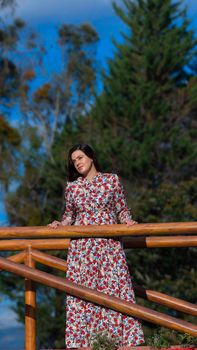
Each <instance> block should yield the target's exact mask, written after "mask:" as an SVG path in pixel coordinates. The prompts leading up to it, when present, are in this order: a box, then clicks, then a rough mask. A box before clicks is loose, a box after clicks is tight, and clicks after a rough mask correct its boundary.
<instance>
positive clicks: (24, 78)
mask: <svg viewBox="0 0 197 350" xmlns="http://www.w3.org/2000/svg"><path fill="white" fill-rule="evenodd" d="M38 39H39V38H38V37H37V36H34V38H33V41H34V43H32V45H33V47H39V42H38V41H37V40H38ZM97 40H98V36H97V34H96V32H95V30H94V29H93V28H92V27H91V26H90V25H88V24H82V25H80V26H69V25H64V26H62V27H61V28H60V29H59V44H58V45H60V46H61V50H62V65H61V69H60V72H56V74H53V75H52V76H51V77H50V78H48V79H47V81H46V82H44V83H43V84H42V85H41V86H39V87H37V88H36V89H34V90H33V91H32V82H35V81H36V79H37V75H38V70H39V71H41V69H40V66H39V67H38V65H36V64H35V66H34V69H32V68H31V67H26V69H25V71H23V72H22V74H21V81H20V86H19V98H20V111H19V112H21V115H20V116H21V120H22V123H21V124H20V133H21V132H22V134H23V140H22V143H21V146H22V147H21V160H22V171H21V169H20V171H21V172H20V173H19V174H18V175H19V178H18V186H17V189H16V190H15V191H14V192H9V193H8V194H7V196H6V209H7V212H8V216H9V220H10V223H12V224H14V225H20V226H21V225H22V226H26V225H29V226H34V225H45V224H47V223H49V222H50V221H51V220H52V219H53V218H55V217H57V215H58V216H60V215H61V211H62V212H63V197H64V187H65V175H66V160H65V158H66V153H67V149H68V147H71V145H72V144H73V140H74V138H75V135H76V134H77V121H78V118H79V117H80V116H82V115H85V113H86V112H87V111H88V110H89V109H90V106H91V104H92V103H93V100H94V89H95V87H94V86H95V82H96V70H95V65H96V63H95V55H96V42H97ZM34 45H35V46H34ZM43 52H44V51H43ZM39 58H40V57H39ZM38 61H39V60H38ZM38 61H35V62H38ZM19 197H20V201H18V198H19ZM60 256H63V257H64V258H65V253H62V254H61V253H60ZM6 277H7V275H6ZM4 282H5V283H3V285H4V286H5V290H6V291H7V293H8V294H9V296H10V297H12V296H13V294H14V295H17V306H16V311H17V314H18V315H19V319H20V320H21V321H23V318H24V314H23V308H22V303H21V297H20V293H19V290H20V289H21V284H18V283H15V280H13V281H10V280H7V278H6V279H5V281H4ZM10 286H11V287H10ZM44 290H45V289H44ZM38 295H39V300H40V304H41V308H38V338H39V342H40V346H49V347H61V346H63V344H64V321H63V319H64V309H63V305H64V295H63V293H59V292H58V291H53V290H48V291H47V293H46V291H45V292H44V293H43V288H42V287H39V289H38ZM58 305H59V307H58ZM46 309H47V317H46V311H45V312H44V310H46ZM54 315H55V317H56V320H55V322H54V320H53V318H54ZM43 318H44V319H45V321H44V322H45V329H44V330H43V327H42V324H43ZM46 318H47V319H46ZM52 320H53V321H52ZM59 322H61V327H60V326H59ZM58 339H59V340H58Z"/></svg>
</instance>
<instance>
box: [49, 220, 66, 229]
mask: <svg viewBox="0 0 197 350" xmlns="http://www.w3.org/2000/svg"><path fill="white" fill-rule="evenodd" d="M47 226H48V227H51V228H57V227H58V226H62V223H61V222H60V221H57V220H55V221H53V222H52V223H51V224H48V225H47Z"/></svg>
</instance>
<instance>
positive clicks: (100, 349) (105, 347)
mask: <svg viewBox="0 0 197 350" xmlns="http://www.w3.org/2000/svg"><path fill="white" fill-rule="evenodd" d="M92 349H93V350H116V349H117V345H116V341H115V340H114V339H112V338H110V337H109V336H108V335H107V334H97V335H96V336H95V338H94V340H93V342H92Z"/></svg>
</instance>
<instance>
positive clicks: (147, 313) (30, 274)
mask: <svg viewBox="0 0 197 350" xmlns="http://www.w3.org/2000/svg"><path fill="white" fill-rule="evenodd" d="M0 268H2V269H4V270H6V271H9V272H12V273H14V274H16V275H20V276H23V277H25V278H28V279H32V280H34V281H36V282H40V283H42V284H45V285H47V286H50V287H52V288H56V289H59V290H62V291H64V292H66V293H67V294H70V295H74V296H76V297H78V298H81V299H84V300H86V301H89V302H93V303H96V304H99V305H102V306H104V307H108V308H110V309H113V310H115V311H118V312H121V313H123V314H126V315H129V316H134V317H138V318H141V319H143V320H145V321H148V322H151V323H154V324H158V325H160V326H163V327H167V328H170V329H174V330H176V331H179V332H184V333H188V334H191V335H193V336H197V326H195V325H193V324H191V323H189V322H186V321H183V320H179V319H176V318H174V317H171V316H168V315H164V314H162V313H160V312H157V311H153V310H150V309H148V308H145V307H143V306H139V305H136V304H133V303H129V302H127V301H124V300H122V299H119V298H117V297H113V296H111V295H106V294H104V293H101V292H97V291H95V290H92V289H89V288H87V287H84V286H80V285H77V284H75V283H72V282H70V281H69V280H68V279H63V278H60V277H56V276H52V275H50V274H48V273H46V272H42V271H39V270H36V269H31V268H29V267H26V266H21V265H19V264H16V263H14V262H12V261H7V260H6V259H5V258H0Z"/></svg>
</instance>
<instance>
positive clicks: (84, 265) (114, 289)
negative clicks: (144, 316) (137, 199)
mask: <svg viewBox="0 0 197 350" xmlns="http://www.w3.org/2000/svg"><path fill="white" fill-rule="evenodd" d="M67 262H68V271H67V278H68V279H69V280H70V281H71V282H74V283H77V284H80V285H82V286H85V287H88V288H91V289H94V290H97V291H99V292H103V293H105V294H108V295H113V296H116V297H118V298H120V299H123V300H125V301H129V302H131V303H135V296H134V292H133V287H132V282H131V276H130V274H129V270H128V266H127V262H126V257H125V253H124V251H123V249H122V246H121V243H120V242H119V241H117V240H115V239H103V238H83V239H76V240H72V241H71V244H70V247H69V251H68V259H67ZM66 299H67V300H66V347H67V348H79V347H88V346H90V345H91V344H92V341H93V340H94V338H95V336H96V334H98V333H100V334H101V333H102V334H107V335H109V336H110V337H111V338H113V339H115V341H116V344H117V346H135V345H140V344H142V343H144V336H143V331H142V327H141V324H140V322H139V320H138V319H136V318H133V317H130V316H126V315H123V314H121V313H119V312H117V311H114V310H110V309H108V308H104V307H101V306H98V305H95V304H93V303H90V302H86V301H84V300H81V299H79V298H76V297H73V296H70V295H68V296H67V298H66Z"/></svg>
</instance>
